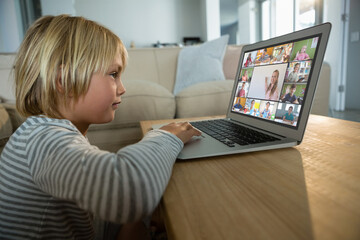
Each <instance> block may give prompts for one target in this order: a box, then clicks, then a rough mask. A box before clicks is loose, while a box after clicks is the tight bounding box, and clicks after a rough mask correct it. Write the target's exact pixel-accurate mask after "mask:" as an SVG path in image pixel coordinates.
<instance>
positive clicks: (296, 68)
mask: <svg viewBox="0 0 360 240" xmlns="http://www.w3.org/2000/svg"><path fill="white" fill-rule="evenodd" d="M299 68H300V63H296V64H295V66H294V69H293V71H292V72H291V73H290V74H289V76H288V77H287V78H286V79H285V82H297V81H298V79H299V75H298V72H299Z"/></svg>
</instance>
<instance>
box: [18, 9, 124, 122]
mask: <svg viewBox="0 0 360 240" xmlns="http://www.w3.org/2000/svg"><path fill="white" fill-rule="evenodd" d="M116 54H120V56H121V59H122V63H123V66H125V65H126V62H127V51H126V49H125V47H124V45H123V43H122V42H121V40H120V39H119V37H117V36H116V35H115V34H114V33H113V32H111V31H110V30H109V29H107V28H105V27H103V26H101V25H99V24H97V23H95V22H93V21H90V20H87V19H85V18H83V17H71V16H68V15H59V16H44V17H42V18H40V19H38V20H37V21H35V23H34V24H33V25H32V26H31V27H30V28H29V30H28V31H27V33H26V36H25V38H24V40H23V42H22V44H21V46H20V49H19V52H18V55H17V57H16V60H15V66H14V75H15V84H16V88H15V95H16V108H17V110H18V111H19V113H20V114H21V115H23V116H25V117H27V116H33V115H39V114H45V115H47V116H49V117H54V118H62V116H61V114H60V113H59V111H58V104H59V100H60V101H61V98H59V91H60V92H61V93H62V94H61V95H62V97H63V100H64V103H65V105H66V104H67V99H68V97H69V96H71V97H73V98H74V99H75V101H77V100H78V99H79V97H81V96H83V95H84V94H85V93H86V92H87V91H88V88H89V84H90V79H91V76H92V74H93V73H95V72H98V71H102V72H103V73H105V71H107V70H108V67H109V66H110V65H111V64H112V62H113V60H114V58H115V56H116ZM59 78H60V80H61V81H59ZM59 82H60V84H61V87H60V89H61V90H59V86H58V83H59Z"/></svg>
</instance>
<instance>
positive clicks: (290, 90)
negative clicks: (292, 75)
mask: <svg viewBox="0 0 360 240" xmlns="http://www.w3.org/2000/svg"><path fill="white" fill-rule="evenodd" d="M295 91H296V85H295V84H292V85H291V87H290V86H287V88H286V90H285V95H283V96H281V101H282V102H290V103H296V104H298V103H299V101H298V97H297V96H296V95H295Z"/></svg>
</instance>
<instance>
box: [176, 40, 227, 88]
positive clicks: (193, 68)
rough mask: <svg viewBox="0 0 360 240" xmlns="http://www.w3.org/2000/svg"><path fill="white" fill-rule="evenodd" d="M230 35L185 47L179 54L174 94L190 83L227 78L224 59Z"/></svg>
mask: <svg viewBox="0 0 360 240" xmlns="http://www.w3.org/2000/svg"><path fill="white" fill-rule="evenodd" d="M228 40H229V35H225V36H222V37H220V38H218V39H215V40H212V41H209V42H206V43H204V44H201V45H198V46H191V47H185V48H183V49H182V50H181V51H180V53H179V56H178V65H177V69H176V80H175V87H174V91H173V92H174V95H177V94H178V93H179V92H180V91H181V90H183V89H185V88H187V87H188V86H190V85H193V84H196V83H201V82H206V81H214V80H225V76H224V71H223V59H224V54H225V50H226V46H227V43H228Z"/></svg>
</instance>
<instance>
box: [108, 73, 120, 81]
mask: <svg viewBox="0 0 360 240" xmlns="http://www.w3.org/2000/svg"><path fill="white" fill-rule="evenodd" d="M110 76H111V77H112V78H114V79H116V78H117V77H118V76H119V73H118V72H112V73H110Z"/></svg>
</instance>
